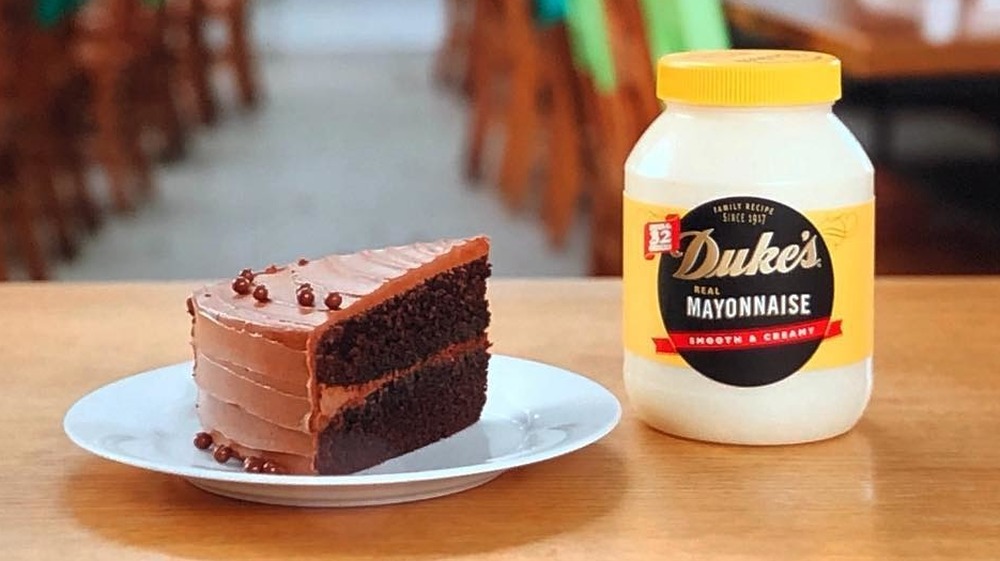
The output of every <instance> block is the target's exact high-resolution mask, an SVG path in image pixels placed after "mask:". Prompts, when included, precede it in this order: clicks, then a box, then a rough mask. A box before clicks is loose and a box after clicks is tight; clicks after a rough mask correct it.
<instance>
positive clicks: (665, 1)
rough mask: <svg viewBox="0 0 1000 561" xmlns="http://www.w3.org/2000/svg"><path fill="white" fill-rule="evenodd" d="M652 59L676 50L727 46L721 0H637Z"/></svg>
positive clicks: (727, 37)
mask: <svg viewBox="0 0 1000 561" xmlns="http://www.w3.org/2000/svg"><path fill="white" fill-rule="evenodd" d="M641 4H642V13H643V18H644V20H645V24H646V37H647V38H648V42H649V52H650V54H651V55H652V57H653V63H654V64H655V63H656V61H657V60H659V58H660V57H661V56H663V55H666V54H670V53H675V52H678V51H695V50H703V49H728V48H729V47H730V40H729V30H728V28H727V27H726V16H725V14H724V13H723V9H722V0H641Z"/></svg>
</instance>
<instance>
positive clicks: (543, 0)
mask: <svg viewBox="0 0 1000 561" xmlns="http://www.w3.org/2000/svg"><path fill="white" fill-rule="evenodd" d="M568 1H569V0H535V21H536V22H537V23H538V24H539V25H541V26H542V27H546V26H549V25H555V24H558V23H562V22H563V21H564V20H565V19H566V3H567V2H568Z"/></svg>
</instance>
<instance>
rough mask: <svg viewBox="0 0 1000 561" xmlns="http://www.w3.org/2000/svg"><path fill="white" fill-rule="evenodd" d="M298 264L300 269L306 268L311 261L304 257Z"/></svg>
mask: <svg viewBox="0 0 1000 561" xmlns="http://www.w3.org/2000/svg"><path fill="white" fill-rule="evenodd" d="M298 263H299V267H305V266H306V265H308V264H309V260H308V259H306V258H305V257H303V258H301V259H299V261H298Z"/></svg>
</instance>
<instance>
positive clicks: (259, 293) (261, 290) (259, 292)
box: [253, 284, 271, 303]
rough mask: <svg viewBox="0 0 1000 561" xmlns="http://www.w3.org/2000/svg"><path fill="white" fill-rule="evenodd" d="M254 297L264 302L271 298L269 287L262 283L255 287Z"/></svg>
mask: <svg viewBox="0 0 1000 561" xmlns="http://www.w3.org/2000/svg"><path fill="white" fill-rule="evenodd" d="M253 297H254V299H255V300H257V301H258V302H262V303H263V302H267V301H268V300H270V299H271V298H270V297H269V296H268V294H267V287H266V286H264V285H262V284H261V285H258V286H257V288H255V289H253Z"/></svg>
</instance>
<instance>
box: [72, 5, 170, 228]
mask: <svg viewBox="0 0 1000 561" xmlns="http://www.w3.org/2000/svg"><path fill="white" fill-rule="evenodd" d="M139 9H145V8H144V7H142V6H140V5H139V4H138V2H137V0H93V1H92V2H91V3H90V4H88V5H87V7H86V8H85V9H84V10H83V13H82V14H81V16H80V17H79V18H77V21H76V23H77V31H78V34H77V41H76V44H75V52H74V56H75V58H76V60H77V62H78V64H79V65H80V68H81V69H82V70H83V71H84V73H85V75H86V77H87V83H88V91H87V92H86V94H87V95H88V96H89V110H90V114H91V118H92V120H93V123H94V129H95V130H94V133H95V134H94V136H95V138H94V144H95V149H96V153H97V158H98V160H99V161H100V163H101V165H102V167H103V168H104V171H105V173H106V175H107V177H108V185H109V187H110V189H111V196H112V201H113V204H114V206H115V209H116V210H118V211H120V212H127V211H131V210H133V209H134V208H135V198H136V197H137V196H148V195H150V194H151V193H152V191H153V179H152V170H151V168H150V162H149V158H148V156H147V154H146V153H145V152H144V150H143V147H142V138H141V129H142V121H141V118H142V113H141V111H140V106H139V103H138V99H137V97H138V96H137V93H138V91H139V87H138V84H137V82H138V81H139V79H138V78H137V72H138V69H139V66H140V64H141V63H142V62H143V57H142V54H143V53H142V52H141V51H136V50H135V49H134V48H133V44H134V42H135V40H134V38H133V37H132V34H131V32H132V30H133V25H134V24H135V22H136V21H137V20H138V17H139V16H138V15H137V13H136V12H137V10H139Z"/></svg>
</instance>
